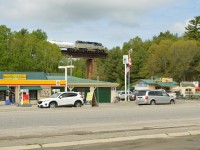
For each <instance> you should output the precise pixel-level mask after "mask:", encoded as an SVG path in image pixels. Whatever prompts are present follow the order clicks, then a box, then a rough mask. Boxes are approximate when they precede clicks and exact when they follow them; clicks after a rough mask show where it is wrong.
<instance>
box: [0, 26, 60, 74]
mask: <svg viewBox="0 0 200 150" xmlns="http://www.w3.org/2000/svg"><path fill="white" fill-rule="evenodd" d="M39 35H42V36H39ZM45 35H46V34H45V32H43V31H41V30H39V29H38V30H36V31H34V32H33V33H29V31H28V30H27V29H21V30H20V31H19V32H16V31H15V32H11V30H10V29H9V28H7V27H6V26H3V25H2V26H0V55H1V64H0V70H1V71H44V72H56V71H57V70H58V65H59V63H60V60H61V58H62V55H61V52H60V49H59V47H58V46H56V45H53V44H51V43H49V42H47V41H46V37H47V36H45Z"/></svg>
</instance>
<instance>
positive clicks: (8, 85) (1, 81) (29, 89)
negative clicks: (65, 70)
mask: <svg viewBox="0 0 200 150" xmlns="http://www.w3.org/2000/svg"><path fill="white" fill-rule="evenodd" d="M64 79H65V76H64V74H61V75H58V74H56V75H55V74H54V75H50V74H48V75H46V74H45V73H43V72H0V105H4V104H5V103H6V101H8V100H9V101H10V103H12V104H21V103H22V102H26V103H30V104H37V100H38V99H41V98H47V97H50V96H51V95H52V94H53V93H55V92H64V89H65V85H66V82H65V80H64ZM67 86H68V91H76V92H80V93H81V94H82V95H83V97H84V98H86V96H87V93H88V92H89V91H91V90H93V89H94V94H95V96H96V99H97V100H98V102H100V103H110V102H112V101H113V99H114V97H115V93H116V87H117V86H118V84H117V83H110V82H103V81H97V80H89V79H82V78H76V77H71V76H68V84H67Z"/></svg>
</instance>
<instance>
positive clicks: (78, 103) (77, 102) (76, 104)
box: [74, 101, 82, 107]
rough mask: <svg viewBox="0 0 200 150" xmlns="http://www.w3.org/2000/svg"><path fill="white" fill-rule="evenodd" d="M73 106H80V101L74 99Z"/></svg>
mask: <svg viewBox="0 0 200 150" xmlns="http://www.w3.org/2000/svg"><path fill="white" fill-rule="evenodd" d="M74 106H75V107H81V106H82V103H81V102H80V101H76V102H75V104H74Z"/></svg>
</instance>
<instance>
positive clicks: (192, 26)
mask: <svg viewBox="0 0 200 150" xmlns="http://www.w3.org/2000/svg"><path fill="white" fill-rule="evenodd" d="M185 29H186V32H185V37H187V38H189V39H194V40H200V16H197V17H195V18H194V19H192V20H190V21H189V24H188V26H187V27H185Z"/></svg>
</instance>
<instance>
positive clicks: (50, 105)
mask: <svg viewBox="0 0 200 150" xmlns="http://www.w3.org/2000/svg"><path fill="white" fill-rule="evenodd" d="M56 107H57V104H56V102H51V103H50V104H49V108H56Z"/></svg>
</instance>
